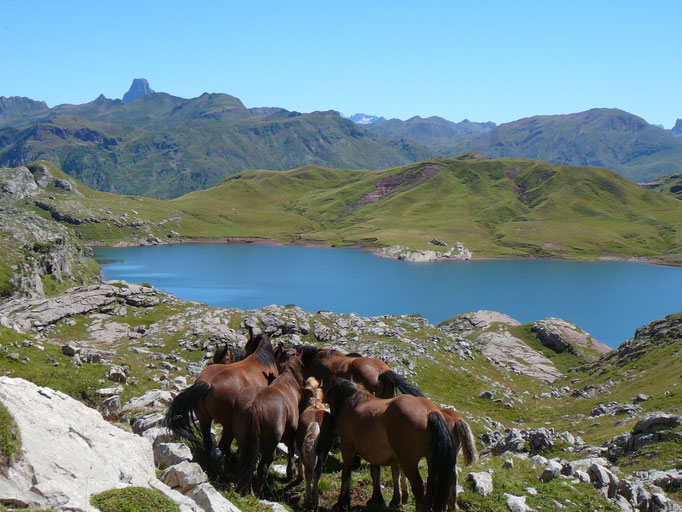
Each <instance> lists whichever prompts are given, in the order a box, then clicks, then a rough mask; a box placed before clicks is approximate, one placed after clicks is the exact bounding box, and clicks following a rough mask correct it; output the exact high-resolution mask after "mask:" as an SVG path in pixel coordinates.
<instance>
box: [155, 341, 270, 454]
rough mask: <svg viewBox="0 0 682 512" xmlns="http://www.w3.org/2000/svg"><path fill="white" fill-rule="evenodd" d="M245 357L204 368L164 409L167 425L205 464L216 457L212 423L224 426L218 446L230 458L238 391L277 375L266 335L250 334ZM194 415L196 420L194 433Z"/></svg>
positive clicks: (258, 384)
mask: <svg viewBox="0 0 682 512" xmlns="http://www.w3.org/2000/svg"><path fill="white" fill-rule="evenodd" d="M245 352H246V353H247V354H250V355H249V356H248V357H246V358H245V359H244V360H242V361H239V362H236V363H232V364H227V365H225V364H212V365H210V366H208V367H206V368H205V369H204V370H203V371H202V372H201V373H200V374H199V376H198V377H197V380H196V381H195V382H194V384H192V385H191V386H190V387H188V388H187V389H185V390H184V391H182V392H181V393H180V394H178V396H176V397H175V398H174V399H173V401H172V402H171V404H170V405H169V406H168V411H167V412H166V426H167V427H168V428H169V429H170V430H171V431H172V432H173V433H174V434H175V435H176V436H177V437H179V438H181V439H184V440H186V441H187V442H188V443H189V444H190V445H192V446H194V447H195V448H196V449H197V450H198V451H199V457H198V458H199V460H200V461H201V462H202V463H203V464H204V465H205V466H208V463H209V460H210V459H214V460H215V459H217V458H219V453H218V452H217V450H216V449H215V446H214V445H213V438H212V437H211V422H212V421H216V422H217V423H220V424H221V425H222V426H223V434H222V437H221V439H220V443H219V444H218V447H219V448H220V450H221V451H222V452H223V454H225V456H226V457H229V456H230V454H231V445H232V438H233V430H232V410H233V407H234V402H235V400H236V398H237V395H238V394H239V392H240V391H241V390H243V389H246V388H247V387H250V386H260V387H263V386H267V385H268V382H269V381H268V376H269V375H275V376H276V375H279V372H278V370H277V365H276V362H275V355H274V352H273V349H272V345H271V343H270V340H269V338H268V337H267V336H264V335H258V336H252V337H251V339H250V340H249V341H248V342H247V344H246V347H245ZM195 418H196V419H197V420H198V421H199V435H197V433H196V424H195Z"/></svg>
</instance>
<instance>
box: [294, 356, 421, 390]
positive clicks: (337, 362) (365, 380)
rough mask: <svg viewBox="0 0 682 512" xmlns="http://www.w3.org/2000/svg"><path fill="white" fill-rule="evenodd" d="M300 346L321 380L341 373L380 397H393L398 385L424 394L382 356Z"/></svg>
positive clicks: (310, 369)
mask: <svg viewBox="0 0 682 512" xmlns="http://www.w3.org/2000/svg"><path fill="white" fill-rule="evenodd" d="M297 349H298V350H299V351H300V352H301V357H302V358H303V362H304V364H305V366H306V368H307V374H308V375H310V376H312V377H315V378H316V379H317V380H319V381H325V382H326V381H328V380H329V379H331V378H332V377H342V378H344V379H348V380H352V381H353V382H357V383H359V384H361V385H362V386H363V387H364V388H365V389H367V390H368V391H369V392H370V393H373V394H374V395H376V396H378V397H380V398H391V397H392V396H394V395H395V390H396V389H399V390H400V391H401V392H402V393H405V394H408V395H414V396H424V394H423V393H422V392H421V391H420V390H419V388H417V387H416V386H414V385H412V384H410V383H409V382H408V381H407V379H405V377H403V376H402V375H400V374H398V373H396V372H394V371H393V370H391V369H390V368H389V367H388V365H387V364H386V363H385V362H383V361H382V360H381V359H376V358H373V357H364V356H361V355H360V354H357V353H353V354H344V353H343V352H339V351H338V350H334V349H328V348H319V347H314V346H299V347H297Z"/></svg>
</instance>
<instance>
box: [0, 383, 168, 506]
mask: <svg viewBox="0 0 682 512" xmlns="http://www.w3.org/2000/svg"><path fill="white" fill-rule="evenodd" d="M0 402H1V403H2V404H3V405H4V406H5V407H6V408H7V410H8V411H9V413H10V414H11V415H12V417H13V418H14V420H15V422H16V424H17V427H18V429H19V432H20V435H21V440H22V453H23V455H22V458H21V459H20V460H19V461H17V462H16V463H15V464H13V465H12V466H11V467H10V468H9V472H8V477H7V478H5V477H2V476H0V489H2V492H3V495H5V494H6V492H9V491H10V490H11V489H14V490H15V494H16V495H17V496H23V497H24V498H26V499H27V500H29V501H32V502H30V503H27V504H28V505H29V506H35V507H52V508H58V509H60V510H72V511H87V512H95V510H96V509H94V508H93V507H92V506H91V505H90V496H91V495H92V494H96V493H99V492H102V491H105V490H107V489H112V488H120V487H127V486H142V487H147V486H148V482H149V481H150V480H151V479H155V468H154V460H153V455H152V447H151V443H150V442H149V441H148V440H146V439H143V438H141V437H139V436H136V435H134V434H131V433H129V432H125V431H123V430H121V429H119V428H117V427H115V426H113V425H112V424H110V423H108V422H107V421H105V420H104V419H103V418H102V416H101V414H100V413H99V412H97V411H96V410H94V409H91V408H89V407H87V406H85V405H84V404H82V403H80V402H78V401H77V400H74V399H73V398H71V397H69V396H67V395H65V394H64V393H61V392H59V391H55V390H53V389H50V388H45V387H39V386H36V385H35V384H33V383H31V382H28V381H26V380H23V379H13V378H9V377H0Z"/></svg>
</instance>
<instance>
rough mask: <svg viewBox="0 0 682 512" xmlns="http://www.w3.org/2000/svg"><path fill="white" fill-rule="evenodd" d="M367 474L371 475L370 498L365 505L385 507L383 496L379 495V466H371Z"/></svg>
mask: <svg viewBox="0 0 682 512" xmlns="http://www.w3.org/2000/svg"><path fill="white" fill-rule="evenodd" d="M369 472H370V474H371V475H372V497H371V498H370V499H369V501H368V502H367V504H368V505H369V504H372V505H379V506H382V505H385V503H386V502H385V501H384V496H383V495H382V494H381V466H377V465H375V464H372V465H371V466H370V467H369Z"/></svg>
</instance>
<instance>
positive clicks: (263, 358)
mask: <svg viewBox="0 0 682 512" xmlns="http://www.w3.org/2000/svg"><path fill="white" fill-rule="evenodd" d="M258 336H259V337H260V338H261V341H260V343H259V344H258V348H256V350H255V351H254V352H253V354H252V355H253V358H254V359H255V360H256V361H258V362H259V363H261V364H263V365H265V366H275V365H276V364H277V360H276V359H275V351H274V350H273V349H272V343H270V338H268V337H267V336H265V335H263V334H259V335H258Z"/></svg>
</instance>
